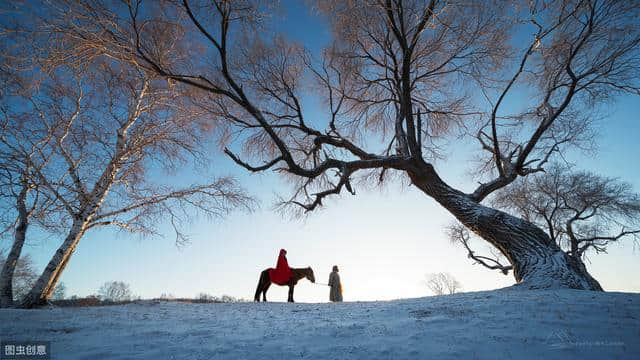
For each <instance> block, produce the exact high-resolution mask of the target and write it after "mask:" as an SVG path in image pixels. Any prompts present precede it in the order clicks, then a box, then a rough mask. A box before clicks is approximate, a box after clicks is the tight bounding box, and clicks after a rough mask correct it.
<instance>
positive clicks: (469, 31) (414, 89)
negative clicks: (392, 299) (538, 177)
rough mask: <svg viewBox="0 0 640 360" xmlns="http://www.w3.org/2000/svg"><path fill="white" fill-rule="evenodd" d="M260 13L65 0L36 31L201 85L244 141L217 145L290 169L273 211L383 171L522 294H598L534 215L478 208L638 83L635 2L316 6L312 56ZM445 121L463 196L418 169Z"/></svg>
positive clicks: (221, 4)
mask: <svg viewBox="0 0 640 360" xmlns="http://www.w3.org/2000/svg"><path fill="white" fill-rule="evenodd" d="M264 6H265V5H264V4H262V3H261V2H254V1H249V0H245V1H224V0H214V1H198V0H193V1H191V0H182V1H166V2H152V3H145V2H142V1H135V0H132V1H126V2H123V3H122V4H121V5H120V7H117V6H114V7H112V8H108V7H106V6H103V5H102V4H101V3H100V2H96V1H89V0H87V1H78V2H69V3H66V5H65V6H62V7H61V8H63V10H64V11H61V12H62V13H64V14H65V16H66V17H60V19H62V20H60V21H57V22H56V21H55V20H52V21H51V23H52V25H51V26H52V28H55V31H56V32H57V33H61V34H62V33H63V34H65V36H67V37H68V38H69V39H71V40H70V41H73V42H74V44H75V46H76V47H77V48H78V49H87V48H88V45H87V44H96V43H99V44H100V46H93V47H91V48H89V50H91V51H95V52H100V53H105V54H108V55H109V56H112V57H114V58H118V59H120V60H126V61H130V62H133V63H136V64H137V65H138V66H140V67H142V68H144V69H147V70H149V71H153V72H155V73H156V74H158V75H159V76H163V77H165V78H167V79H168V80H169V81H174V82H180V83H183V84H187V85H190V86H192V87H193V88H195V89H199V90H201V91H203V92H205V93H208V94H209V97H208V98H205V99H202V100H201V103H200V106H202V107H203V108H206V109H209V111H210V113H211V114H214V115H216V116H218V117H221V118H225V119H226V120H228V122H229V123H230V124H232V125H233V129H235V130H236V131H238V134H239V136H238V138H237V139H238V142H241V143H242V144H243V147H242V150H244V154H240V153H239V152H238V150H235V151H234V150H233V149H238V148H240V147H239V146H238V147H236V145H235V144H232V145H231V146H230V147H229V149H227V150H226V153H227V154H228V155H229V156H230V157H231V158H232V159H233V160H234V161H235V162H236V163H237V164H239V165H240V166H242V167H244V168H246V169H247V170H249V171H254V172H255V171H266V170H270V169H275V170H277V171H278V172H280V173H282V174H284V175H285V176H287V177H288V178H290V179H292V181H293V182H294V184H295V185H296V187H295V190H294V192H293V195H292V196H291V197H290V198H289V199H285V201H284V205H292V206H298V207H299V208H300V209H302V210H304V211H312V210H314V209H317V208H318V207H319V206H321V205H322V204H323V201H324V200H325V199H326V198H327V197H329V196H332V195H336V194H340V193H341V192H343V191H345V190H346V191H348V192H350V193H355V190H354V185H353V184H354V182H353V180H354V179H361V180H370V181H383V180H384V179H386V178H387V177H388V176H387V175H391V174H393V173H395V174H399V175H401V176H405V177H406V178H408V179H409V181H410V182H411V184H412V185H413V186H415V187H416V188H417V189H419V190H420V191H421V192H422V193H424V195H425V196H427V197H428V198H431V199H433V200H435V201H437V202H438V203H439V204H440V205H442V206H443V207H444V208H446V209H447V210H448V211H449V212H450V213H451V214H452V215H453V216H454V217H455V218H456V219H457V220H458V221H460V222H461V223H462V224H463V225H464V226H465V227H466V228H468V229H470V230H471V231H473V232H474V233H475V234H477V235H478V236H479V237H481V238H482V239H484V240H486V241H487V242H488V243H490V244H491V245H492V246H494V247H495V248H497V249H498V251H499V252H500V253H501V254H502V255H503V256H505V257H506V258H507V259H508V262H509V263H510V266H511V267H512V268H513V270H514V271H513V274H514V276H515V279H516V280H517V282H518V283H519V285H520V286H521V287H523V288H549V287H569V288H576V289H590V290H601V287H600V285H599V284H598V282H597V281H596V280H595V279H593V278H592V277H591V276H590V275H589V273H588V272H587V271H586V269H585V268H584V267H583V266H581V264H580V263H578V262H576V261H575V258H573V257H571V256H568V255H567V254H565V253H564V252H563V251H562V249H561V248H560V247H559V246H558V245H557V244H556V243H555V242H554V241H553V240H552V239H551V238H550V237H549V236H548V234H547V233H546V232H545V231H544V230H543V229H541V228H540V227H539V226H536V224H535V223H533V222H531V221H527V220H525V219H522V218H520V217H517V216H514V215H511V214H509V213H507V212H505V211H501V210H498V209H495V208H492V207H490V206H487V205H484V204H483V202H484V201H485V199H487V197H488V196H489V195H491V194H493V193H495V192H496V191H499V190H501V189H504V188H505V187H507V186H508V185H509V184H511V183H512V182H513V181H515V180H516V179H518V178H520V177H525V176H528V175H530V174H534V173H536V172H541V171H543V170H544V168H545V166H546V165H547V164H548V163H549V161H550V160H551V159H552V158H553V157H554V156H556V155H557V154H558V153H561V152H563V151H565V150H566V149H567V148H570V147H571V146H585V142H588V141H590V139H591V134H590V130H591V127H590V123H591V122H592V121H593V120H595V117H597V116H600V114H599V113H598V111H597V110H598V109H599V107H600V106H601V105H602V104H606V101H608V100H611V99H613V98H614V97H615V96H616V95H617V94H620V93H633V94H639V93H640V88H639V85H638V70H639V69H640V66H639V65H640V64H639V60H638V59H640V56H638V49H639V44H640V29H639V27H640V24H638V22H637V18H638V13H639V8H640V4H638V3H637V2H624V1H610V0H556V1H544V2H537V1H535V2H534V1H513V2H501V1H498V2H492V1H486V2H485V1H482V2H469V1H455V0H451V1H445V0H430V1H424V0H362V1H355V0H354V1H349V0H345V1H343V0H339V1H338V0H334V1H332V0H327V1H319V2H318V4H317V6H318V8H319V9H320V10H321V11H322V12H323V13H324V14H325V15H326V18H327V19H328V21H330V22H331V25H332V27H333V30H334V32H333V33H334V41H333V43H332V44H331V46H330V47H329V48H328V49H326V50H325V52H324V54H323V55H322V57H321V58H320V59H318V58H317V57H313V56H312V55H311V54H309V52H308V51H306V50H305V49H304V47H303V46H302V45H299V44H296V43H292V42H289V41H287V40H286V38H284V37H281V36H275V37H269V36H267V37H266V38H260V37H259V36H258V35H257V34H259V33H260V31H256V30H255V27H256V26H257V25H256V24H258V25H259V24H260V20H261V19H262V18H263V16H262V14H264V12H263V10H264ZM523 34H524V35H523ZM528 34H532V35H528ZM311 91H315V94H317V95H318V97H319V98H320V99H322V100H324V104H325V108H324V109H323V111H320V113H319V114H318V113H315V114H313V113H312V112H313V111H314V110H315V108H312V110H311V111H309V110H308V109H307V107H306V106H305V104H308V103H309V101H308V97H307V96H308V94H310V93H311ZM523 98H525V99H526V101H522V99H523ZM476 123H477V124H476ZM460 130H463V131H465V132H469V133H471V134H472V135H473V136H472V139H475V141H477V144H478V148H477V149H478V150H477V155H478V157H479V160H480V165H481V166H480V168H479V172H478V175H479V176H480V181H481V183H480V185H479V186H478V187H477V188H476V189H471V191H468V192H465V191H462V190H460V189H455V188H453V187H452V186H450V185H449V184H448V183H447V182H446V181H445V179H443V178H442V177H441V176H440V174H439V173H438V171H437V170H436V168H435V166H434V164H435V160H436V159H437V158H438V156H440V155H441V153H440V152H439V151H438V150H439V144H440V140H442V139H448V137H447V136H449V135H451V134H453V133H455V132H456V131H460ZM244 156H247V157H248V158H249V159H251V160H249V159H247V158H245V157H244ZM253 164H256V165H253Z"/></svg>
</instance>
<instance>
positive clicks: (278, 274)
mask: <svg viewBox="0 0 640 360" xmlns="http://www.w3.org/2000/svg"><path fill="white" fill-rule="evenodd" d="M269 278H270V279H271V282H273V283H276V284H278V285H286V284H287V283H288V282H289V279H291V268H290V267H289V263H288V262H287V250H285V249H280V255H278V263H277V264H276V268H275V269H273V268H271V269H269Z"/></svg>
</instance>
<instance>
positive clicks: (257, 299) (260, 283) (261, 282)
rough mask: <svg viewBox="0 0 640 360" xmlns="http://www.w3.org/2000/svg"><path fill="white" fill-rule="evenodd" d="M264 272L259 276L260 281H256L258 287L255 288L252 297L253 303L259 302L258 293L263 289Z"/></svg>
mask: <svg viewBox="0 0 640 360" xmlns="http://www.w3.org/2000/svg"><path fill="white" fill-rule="evenodd" d="M265 272H266V270H265V271H263V272H262V273H261V274H260V279H258V287H257V288H256V294H255V295H254V296H253V301H258V302H259V301H260V293H261V292H262V288H263V287H264V273H265Z"/></svg>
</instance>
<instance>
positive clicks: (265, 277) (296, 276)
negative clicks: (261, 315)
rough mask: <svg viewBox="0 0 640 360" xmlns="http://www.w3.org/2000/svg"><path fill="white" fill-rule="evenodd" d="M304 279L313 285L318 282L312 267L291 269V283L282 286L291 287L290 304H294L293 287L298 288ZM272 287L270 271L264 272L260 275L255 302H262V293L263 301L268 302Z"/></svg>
mask: <svg viewBox="0 0 640 360" xmlns="http://www.w3.org/2000/svg"><path fill="white" fill-rule="evenodd" d="M302 278H307V279H308V280H309V281H311V282H312V283H315V282H316V277H315V276H314V275H313V269H311V267H308V268H302V269H291V278H290V279H289V282H288V283H287V284H285V285H281V286H289V298H288V299H287V301H288V302H293V287H294V286H296V284H297V283H298V281H299V280H300V279H302ZM269 286H271V279H270V278H269V269H266V270H264V271H263V272H262V273H261V274H260V280H259V281H258V288H257V289H256V295H255V296H254V297H253V300H255V301H260V293H262V301H267V290H269Z"/></svg>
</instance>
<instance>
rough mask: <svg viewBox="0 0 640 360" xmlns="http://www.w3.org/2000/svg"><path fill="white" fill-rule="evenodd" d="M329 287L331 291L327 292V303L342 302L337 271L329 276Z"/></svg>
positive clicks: (340, 285)
mask: <svg viewBox="0 0 640 360" xmlns="http://www.w3.org/2000/svg"><path fill="white" fill-rule="evenodd" d="M328 284H329V286H330V287H331V291H330V292H329V301H338V302H340V301H342V284H341V283H340V275H338V272H337V271H332V272H331V274H329V282H328Z"/></svg>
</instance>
